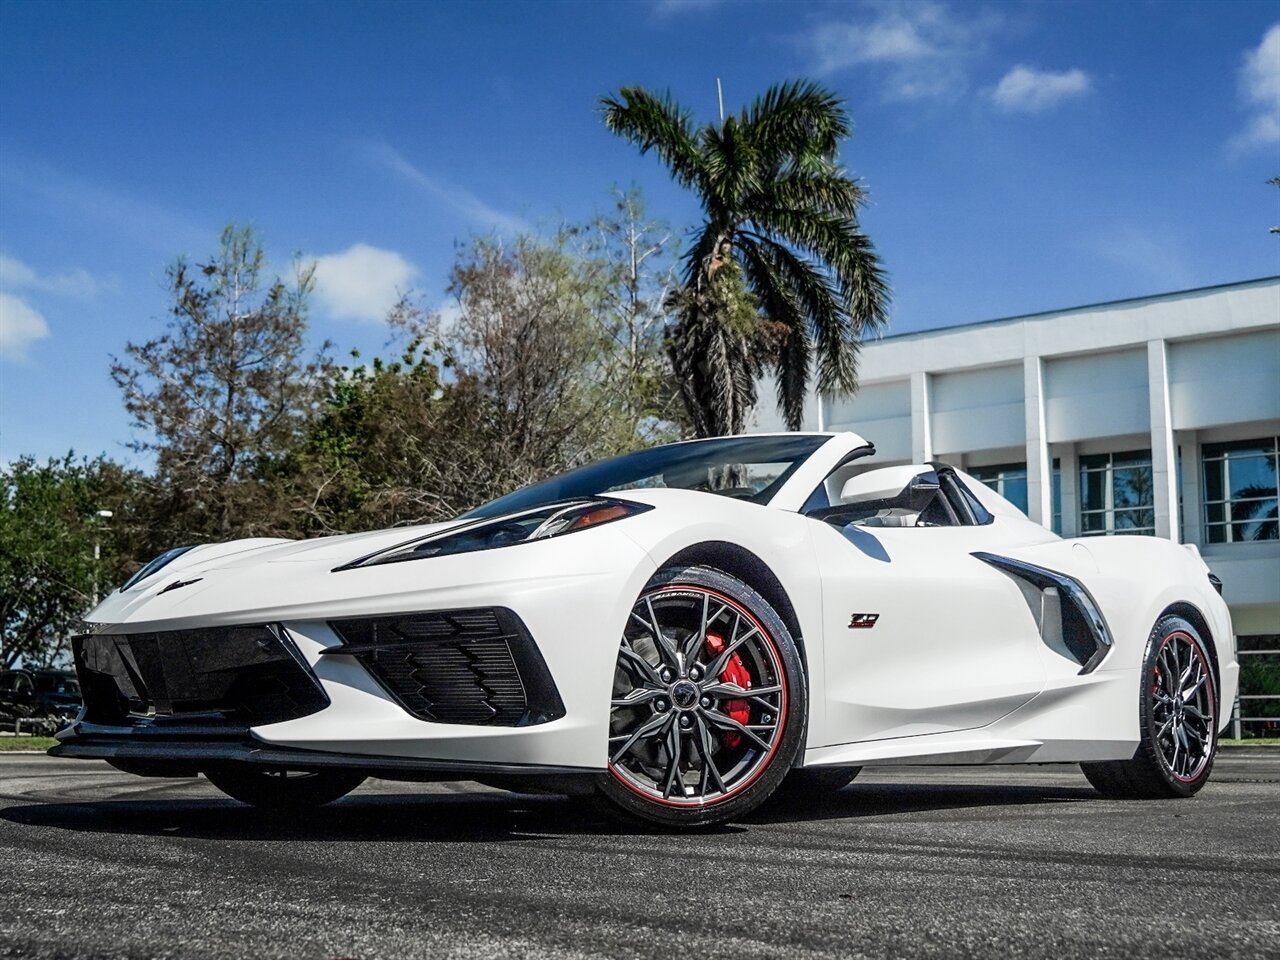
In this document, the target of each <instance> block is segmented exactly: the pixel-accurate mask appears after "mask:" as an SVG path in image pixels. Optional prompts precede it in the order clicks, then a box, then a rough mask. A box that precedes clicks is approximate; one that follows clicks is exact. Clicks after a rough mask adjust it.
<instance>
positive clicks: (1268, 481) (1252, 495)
mask: <svg viewBox="0 0 1280 960" xmlns="http://www.w3.org/2000/svg"><path fill="white" fill-rule="evenodd" d="M1200 462H1201V464H1202V465H1203V470H1204V529H1205V542H1207V543H1239V542H1241V541H1245V540H1275V539H1277V538H1280V529H1277V527H1278V526H1280V524H1277V519H1276V501H1277V492H1278V491H1277V479H1276V478H1277V475H1278V473H1280V468H1278V466H1277V442H1276V438H1275V437H1268V438H1267V439H1265V440H1243V441H1240V442H1238V443H1206V444H1205V445H1204V446H1203V447H1201V448H1200Z"/></svg>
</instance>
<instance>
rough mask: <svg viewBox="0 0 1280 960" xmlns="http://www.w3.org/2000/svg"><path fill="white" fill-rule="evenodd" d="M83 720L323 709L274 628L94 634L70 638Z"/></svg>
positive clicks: (268, 718)
mask: <svg viewBox="0 0 1280 960" xmlns="http://www.w3.org/2000/svg"><path fill="white" fill-rule="evenodd" d="M71 649H72V653H73V655H74V657H75V664H76V672H77V674H79V677H80V688H81V690H82V691H83V694H84V702H85V719H86V720H89V721H91V722H94V723H104V724H117V725H118V724H129V725H135V726H136V725H138V724H141V723H157V722H159V723H164V722H170V721H184V722H190V721H192V720H195V719H199V720H200V721H201V722H213V721H227V722H236V723H241V724H247V725H254V724H264V723H278V722H280V721H282V720H292V719H296V718H297V717H305V716H307V715H309V714H312V713H315V712H317V711H319V710H323V709H324V708H325V707H326V706H328V705H329V698H328V696H326V694H325V692H324V689H323V688H322V687H321V686H320V682H319V681H318V680H317V679H316V677H315V674H313V673H312V672H311V669H310V668H309V667H308V666H307V664H306V662H305V661H304V660H303V659H302V656H301V654H299V653H298V651H297V648H296V647H295V646H294V645H293V641H292V639H290V637H289V635H288V634H287V633H286V632H285V631H284V630H282V629H280V628H279V627H275V626H264V625H255V626H233V627H202V628H198V629H194V630H169V631H165V632H161V633H130V634H96V635H93V636H80V637H76V638H74V639H73V640H72V644H71Z"/></svg>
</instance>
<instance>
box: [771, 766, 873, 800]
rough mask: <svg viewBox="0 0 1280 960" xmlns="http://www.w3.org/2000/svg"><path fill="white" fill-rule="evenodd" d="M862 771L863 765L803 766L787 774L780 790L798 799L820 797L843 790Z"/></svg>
mask: <svg viewBox="0 0 1280 960" xmlns="http://www.w3.org/2000/svg"><path fill="white" fill-rule="evenodd" d="M861 772H862V768H861V767H801V768H799V769H797V770H792V771H791V772H790V773H788V774H787V776H786V778H785V779H784V780H783V781H782V785H781V786H780V787H779V788H778V792H779V793H783V792H784V791H785V792H786V794H787V795H788V796H792V797H795V798H797V799H799V798H802V797H820V796H822V795H824V794H828V793H835V792H836V791H837V790H843V789H844V788H845V787H847V786H848V785H849V784H851V783H853V781H854V778H855V777H857V776H858V774H860V773H861Z"/></svg>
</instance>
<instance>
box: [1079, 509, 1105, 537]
mask: <svg viewBox="0 0 1280 960" xmlns="http://www.w3.org/2000/svg"><path fill="white" fill-rule="evenodd" d="M1080 529H1081V531H1082V532H1083V533H1106V531H1107V515H1106V514H1105V513H1086V514H1082V515H1081V517H1080Z"/></svg>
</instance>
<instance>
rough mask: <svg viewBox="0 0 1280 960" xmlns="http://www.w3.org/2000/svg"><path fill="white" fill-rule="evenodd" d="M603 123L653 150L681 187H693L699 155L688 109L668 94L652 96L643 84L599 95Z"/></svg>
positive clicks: (698, 171) (643, 150)
mask: <svg viewBox="0 0 1280 960" xmlns="http://www.w3.org/2000/svg"><path fill="white" fill-rule="evenodd" d="M600 106H601V108H602V109H603V111H604V123H605V126H606V127H608V128H609V129H610V130H612V131H613V132H614V133H616V134H618V136H620V137H622V138H623V139H625V140H629V141H630V142H631V143H634V144H635V145H636V146H637V147H639V148H640V152H641V153H648V152H649V151H650V150H653V151H654V152H655V153H657V155H658V156H659V157H660V158H661V160H662V162H663V163H665V164H666V165H667V167H668V168H669V169H670V170H671V175H672V176H673V177H675V179H676V182H677V183H679V184H681V185H682V186H686V187H691V186H696V185H697V184H698V181H699V179H700V176H701V171H702V157H701V154H700V153H699V151H698V145H697V139H696V136H695V134H694V132H693V120H692V117H691V115H690V113H689V111H688V110H686V109H684V108H683V107H680V106H678V105H677V104H676V103H675V101H673V100H672V99H671V96H670V95H669V94H665V95H663V96H655V95H654V94H652V93H650V92H649V91H648V90H645V89H644V88H643V87H623V88H622V89H621V90H619V91H618V98H614V97H601V98H600Z"/></svg>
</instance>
